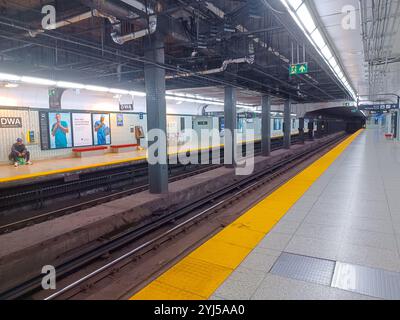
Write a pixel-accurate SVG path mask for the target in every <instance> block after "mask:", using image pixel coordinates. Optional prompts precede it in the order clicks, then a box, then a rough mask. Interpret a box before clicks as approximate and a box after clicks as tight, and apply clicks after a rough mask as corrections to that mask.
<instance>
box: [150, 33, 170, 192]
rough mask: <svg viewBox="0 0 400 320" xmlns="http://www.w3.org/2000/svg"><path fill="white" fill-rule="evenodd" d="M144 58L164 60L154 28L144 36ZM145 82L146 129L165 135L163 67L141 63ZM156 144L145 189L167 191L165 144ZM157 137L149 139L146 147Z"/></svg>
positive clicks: (159, 35)
mask: <svg viewBox="0 0 400 320" xmlns="http://www.w3.org/2000/svg"><path fill="white" fill-rule="evenodd" d="M145 58H146V59H148V60H151V61H154V62H156V63H161V64H163V63H164V39H163V36H162V35H161V34H159V33H158V32H156V33H155V34H153V35H152V36H151V37H150V39H147V40H146V49H145ZM144 76H145V86H146V109H147V130H148V131H150V130H152V129H159V130H160V131H161V132H163V133H164V134H165V135H166V133H167V130H166V129H167V128H166V121H167V116H166V108H167V106H166V101H165V69H163V68H161V67H158V66H155V65H153V64H145V65H144ZM160 142H161V143H162V144H165V145H163V146H161V147H160V148H159V152H158V159H159V163H156V164H150V163H149V173H148V175H149V191H150V193H156V194H159V193H165V192H168V164H167V158H168V156H167V145H166V141H160ZM154 143H159V141H149V144H148V147H150V146H151V145H152V144H154Z"/></svg>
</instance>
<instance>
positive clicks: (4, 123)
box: [0, 117, 22, 128]
mask: <svg viewBox="0 0 400 320" xmlns="http://www.w3.org/2000/svg"><path fill="white" fill-rule="evenodd" d="M0 128H22V118H21V117H0Z"/></svg>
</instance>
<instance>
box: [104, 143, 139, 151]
mask: <svg viewBox="0 0 400 320" xmlns="http://www.w3.org/2000/svg"><path fill="white" fill-rule="evenodd" d="M138 147H139V145H138V144H119V145H112V146H111V152H113V153H120V152H129V151H135V150H137V148H138Z"/></svg>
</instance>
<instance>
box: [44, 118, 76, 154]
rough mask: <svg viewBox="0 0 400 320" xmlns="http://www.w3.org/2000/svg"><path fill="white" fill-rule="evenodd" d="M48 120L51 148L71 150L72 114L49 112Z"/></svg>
mask: <svg viewBox="0 0 400 320" xmlns="http://www.w3.org/2000/svg"><path fill="white" fill-rule="evenodd" d="M48 119H49V129H50V130H49V131H50V132H49V133H50V148H51V149H64V148H71V147H72V136H71V114H70V113H66V112H49V118H48Z"/></svg>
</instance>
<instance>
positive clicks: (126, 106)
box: [119, 103, 133, 111]
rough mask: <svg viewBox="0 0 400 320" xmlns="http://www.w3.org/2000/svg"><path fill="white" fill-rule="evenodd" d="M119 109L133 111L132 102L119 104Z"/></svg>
mask: <svg viewBox="0 0 400 320" xmlns="http://www.w3.org/2000/svg"><path fill="white" fill-rule="evenodd" d="M119 110H120V111H133V103H128V104H121V103H120V105H119Z"/></svg>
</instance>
